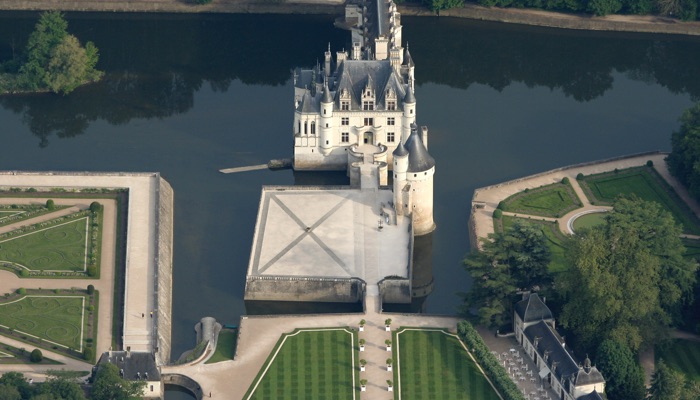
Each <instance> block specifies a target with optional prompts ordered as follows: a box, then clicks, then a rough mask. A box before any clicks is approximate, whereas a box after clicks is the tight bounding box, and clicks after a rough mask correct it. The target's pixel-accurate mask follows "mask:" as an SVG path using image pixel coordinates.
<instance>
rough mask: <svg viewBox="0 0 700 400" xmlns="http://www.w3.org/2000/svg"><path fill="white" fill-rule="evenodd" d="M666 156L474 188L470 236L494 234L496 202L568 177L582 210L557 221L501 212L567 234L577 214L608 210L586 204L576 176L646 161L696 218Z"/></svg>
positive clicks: (569, 169) (694, 204)
mask: <svg viewBox="0 0 700 400" xmlns="http://www.w3.org/2000/svg"><path fill="white" fill-rule="evenodd" d="M666 156H667V153H653V154H645V155H639V156H631V157H626V158H620V159H615V160H611V161H602V162H594V163H589V164H581V165H578V166H576V165H574V166H570V167H564V168H561V169H556V170H552V171H548V172H544V173H541V174H536V175H532V176H528V177H524V178H520V179H516V180H513V181H510V182H505V183H501V184H498V185H493V186H488V187H485V188H481V189H477V190H475V191H474V197H473V198H472V215H471V218H472V221H471V223H472V225H473V228H474V233H476V236H477V237H478V238H486V237H487V236H488V235H489V234H490V233H493V232H494V226H493V218H492V215H493V212H494V210H496V207H498V203H500V202H501V201H502V200H505V199H506V198H508V197H510V196H512V195H514V194H516V193H519V192H522V191H523V190H525V189H534V188H538V187H540V186H544V185H550V184H553V183H557V182H561V180H562V179H563V178H564V177H568V178H569V182H570V183H571V186H572V187H573V188H574V191H575V192H576V195H577V196H578V197H579V199H580V200H581V202H582V203H583V207H581V208H577V209H575V210H572V211H570V212H569V213H567V214H566V215H564V216H562V217H561V218H558V219H555V218H545V217H540V216H532V215H524V214H515V213H508V212H504V213H503V214H504V215H516V216H519V217H523V218H533V219H538V220H546V221H555V220H556V221H558V223H559V229H560V230H561V231H562V232H565V233H566V232H569V233H571V232H570V228H569V225H570V222H571V221H572V220H573V219H575V218H574V217H575V216H578V215H580V214H581V213H587V212H596V211H598V212H599V211H602V210H610V207H603V206H596V205H592V204H591V203H590V202H589V201H588V199H587V198H586V196H585V194H584V193H583V190H582V189H581V187H580V186H579V184H578V181H577V180H576V175H578V174H579V173H582V174H584V175H591V174H599V173H602V172H608V171H613V170H614V169H616V168H617V169H625V168H631V167H639V166H642V165H645V164H646V162H647V161H648V160H651V161H653V162H654V169H655V170H656V171H657V172H658V173H659V175H661V177H663V178H664V180H666V182H668V184H669V185H670V186H671V187H672V188H673V189H674V190H675V191H676V193H677V194H678V195H679V196H680V197H681V199H683V201H684V202H685V203H686V204H688V206H689V207H690V208H691V210H692V211H693V212H694V213H695V214H696V215H698V216H700V205H698V203H697V202H696V201H695V200H693V199H692V198H691V197H690V194H689V193H688V191H687V189H686V188H685V187H684V186H682V185H681V184H680V182H678V180H676V179H675V178H674V177H672V176H671V174H670V172H669V171H668V167H667V165H666V161H665V160H664V159H665V158H666Z"/></svg>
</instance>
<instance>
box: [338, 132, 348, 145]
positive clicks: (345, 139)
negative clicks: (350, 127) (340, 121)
mask: <svg viewBox="0 0 700 400" xmlns="http://www.w3.org/2000/svg"><path fill="white" fill-rule="evenodd" d="M340 141H341V142H343V143H348V142H349V141H350V134H349V133H348V132H343V133H341V134H340Z"/></svg>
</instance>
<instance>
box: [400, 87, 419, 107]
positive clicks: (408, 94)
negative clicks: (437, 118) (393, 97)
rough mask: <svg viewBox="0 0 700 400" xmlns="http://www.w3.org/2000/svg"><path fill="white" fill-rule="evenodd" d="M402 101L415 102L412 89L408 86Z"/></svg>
mask: <svg viewBox="0 0 700 400" xmlns="http://www.w3.org/2000/svg"><path fill="white" fill-rule="evenodd" d="M403 102H404V103H408V104H415V103H416V96H415V95H414V94H413V89H411V88H408V90H407V91H406V96H404V98H403Z"/></svg>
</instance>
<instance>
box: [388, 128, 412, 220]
mask: <svg viewBox="0 0 700 400" xmlns="http://www.w3.org/2000/svg"><path fill="white" fill-rule="evenodd" d="M392 155H393V156H394V165H393V167H394V168H393V169H394V208H395V209H396V215H402V216H407V215H409V214H410V213H411V211H410V204H409V203H410V200H411V199H410V197H409V194H408V191H409V190H410V188H409V187H407V182H406V173H407V172H408V150H406V147H405V146H404V145H403V140H400V141H399V145H398V146H396V149H395V150H394V151H393V153H392Z"/></svg>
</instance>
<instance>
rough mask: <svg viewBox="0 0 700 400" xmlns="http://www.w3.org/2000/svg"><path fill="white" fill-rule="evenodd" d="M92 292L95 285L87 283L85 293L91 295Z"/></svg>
mask: <svg viewBox="0 0 700 400" xmlns="http://www.w3.org/2000/svg"><path fill="white" fill-rule="evenodd" d="M93 293H95V286H93V285H88V287H87V294H89V295H90V296H92V295H93Z"/></svg>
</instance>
